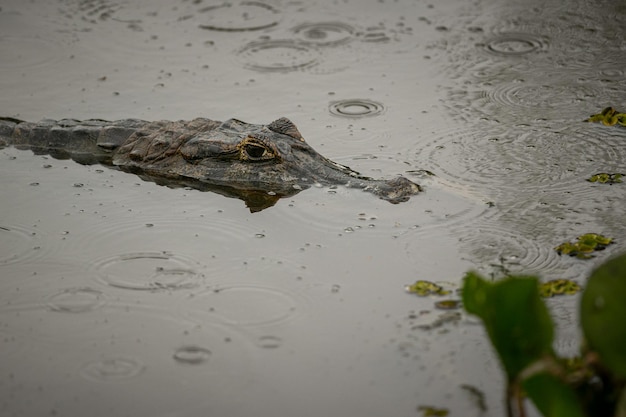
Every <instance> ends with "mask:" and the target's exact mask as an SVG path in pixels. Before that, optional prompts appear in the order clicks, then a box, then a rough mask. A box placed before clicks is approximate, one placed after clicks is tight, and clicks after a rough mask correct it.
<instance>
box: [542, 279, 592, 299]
mask: <svg viewBox="0 0 626 417" xmlns="http://www.w3.org/2000/svg"><path fill="white" fill-rule="evenodd" d="M580 290H582V288H581V286H580V285H578V284H577V283H576V282H575V281H572V280H571V279H553V280H550V281H547V282H544V283H543V284H541V285H540V286H539V295H541V296H542V297H544V298H548V297H554V296H555V295H574V294H576V293H578V292H580Z"/></svg>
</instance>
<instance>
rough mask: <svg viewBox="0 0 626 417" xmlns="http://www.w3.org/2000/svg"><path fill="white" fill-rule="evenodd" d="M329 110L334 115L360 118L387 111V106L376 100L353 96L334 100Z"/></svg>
mask: <svg viewBox="0 0 626 417" xmlns="http://www.w3.org/2000/svg"><path fill="white" fill-rule="evenodd" d="M328 110H329V111H330V114H332V115H334V116H340V117H348V118H360V117H371V116H378V115H379V114H382V113H384V112H385V106H384V105H383V104H381V103H379V102H377V101H374V100H369V99H361V98H353V99H345V100H338V101H333V102H331V103H330V105H329V106H328Z"/></svg>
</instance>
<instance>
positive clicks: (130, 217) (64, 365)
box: [0, 0, 626, 416]
mask: <svg viewBox="0 0 626 417" xmlns="http://www.w3.org/2000/svg"><path fill="white" fill-rule="evenodd" d="M518 3H519V2H498V3H494V2H490V1H476V2H473V3H471V4H470V3H467V2H462V1H452V0H450V1H445V2H432V4H429V3H428V2H415V1H409V0H398V1H369V0H368V1H361V0H359V1H358V2H357V1H356V0H351V1H343V2H331V1H306V2H298V1H289V2H288V1H272V0H267V1H263V2H256V1H254V2H252V1H241V2H238V1H235V2H232V3H221V2H210V1H202V0H200V1H185V0H180V1H175V2H166V1H148V0H145V1H141V0H139V1H127V2H124V1H120V2H109V1H106V0H55V1H43V0H35V1H31V2H24V1H22V0H3V1H2V2H1V3H0V57H1V58H0V91H2V94H1V95H0V115H2V116H11V117H16V118H20V119H25V120H32V121H36V120H40V119H43V118H57V119H59V118H64V117H72V118H76V119H87V118H100V119H123V118H128V117H133V118H142V119H147V120H157V119H168V120H175V119H191V118H194V117H197V116H203V117H209V118H212V119H216V120H225V119H228V118H230V117H236V118H239V119H242V120H245V121H248V122H251V123H269V122H270V121H272V120H274V119H276V118H278V117H280V116H286V117H289V118H290V119H291V120H293V121H294V122H295V123H296V124H297V125H298V127H299V129H300V131H301V132H302V134H303V135H304V137H305V138H306V139H307V141H308V142H309V143H310V144H311V145H312V146H313V147H314V148H316V149H317V150H318V151H319V152H321V153H322V154H323V155H325V156H327V157H329V158H331V159H333V160H334V161H336V162H339V163H342V164H346V165H349V166H351V167H352V168H354V169H357V170H359V171H360V172H362V173H363V174H366V175H369V176H373V177H393V176H394V175H397V174H404V175H405V176H408V177H409V178H411V179H413V180H415V181H417V182H420V183H422V184H423V185H424V186H425V192H424V193H423V194H421V195H418V196H415V197H413V198H412V199H411V200H410V201H409V202H407V203H403V204H399V205H391V204H389V203H387V202H385V201H382V200H378V199H376V198H375V197H374V196H372V195H371V194H368V193H363V192H361V191H358V190H348V189H343V188H338V189H336V190H330V189H324V188H321V189H318V188H313V189H309V190H305V191H303V192H301V193H299V194H297V195H295V196H293V197H290V198H287V199H283V200H280V201H279V202H278V203H277V204H276V205H275V206H274V207H271V208H268V209H266V210H263V211H261V212H258V213H253V214H251V213H250V212H249V210H248V209H247V208H246V207H245V206H244V204H243V202H242V201H240V200H236V199H230V198H225V197H223V196H221V195H218V194H213V193H208V192H204V193H203V192H199V191H194V190H187V189H169V188H166V187H161V186H158V185H156V184H153V183H149V182H143V181H142V180H141V179H139V178H138V177H136V176H133V175H131V174H126V173H122V172H118V171H114V170H110V169H108V168H106V167H101V166H83V165H79V164H77V163H75V162H73V161H70V160H56V159H53V158H51V157H49V156H42V155H33V154H32V153H30V152H26V151H19V150H16V149H13V148H6V149H2V150H0V175H1V179H2V181H0V193H1V196H2V200H1V203H0V213H1V215H0V237H1V239H0V277H1V278H0V344H1V348H0V414H2V415H16V416H23V415H50V414H51V415H63V416H78V415H81V416H82V415H95V416H98V415H103V416H104V415H106V416H110V415H151V416H206V415H222V416H223V415H229V416H250V415H256V416H259V415H260V416H277V415H280V416H285V415H298V416H309V415H311V416H319V415H328V416H357V415H358V416H380V415H397V416H408V415H419V412H418V411H417V407H418V406H423V405H432V406H436V407H442V408H448V409H450V410H451V415H462V416H469V415H494V416H496V415H502V404H501V399H502V389H503V387H502V384H501V382H502V379H501V372H500V370H499V367H498V365H497V362H496V361H495V359H494V357H493V355H492V353H491V349H490V347H489V345H488V344H487V343H486V342H485V339H484V335H483V333H482V329H481V328H480V326H477V325H476V322H475V320H474V319H470V318H467V317H465V316H463V315H459V314H458V312H455V311H453V312H449V311H448V312H447V311H442V310H437V309H435V308H434V301H435V300H433V299H428V298H426V299H420V298H415V297H413V296H410V295H409V294H407V293H405V292H404V286H405V285H406V284H411V283H412V282H414V281H415V280H417V279H428V280H434V281H445V282H448V283H449V285H450V286H452V287H453V288H454V287H455V286H458V285H459V283H460V281H461V278H462V276H463V273H464V272H465V271H466V270H468V269H470V268H475V269H478V270H480V271H481V272H483V273H485V274H493V275H494V276H498V275H499V274H501V273H502V271H503V270H509V271H512V272H522V271H523V272H530V273H539V274H541V275H542V276H543V277H544V278H546V279H551V278H561V277H565V278H574V279H576V280H577V281H578V282H579V283H581V284H584V275H585V274H586V273H587V272H588V271H589V270H590V269H591V268H593V266H594V265H597V263H599V262H601V261H602V260H604V259H606V258H607V257H608V256H610V255H611V254H615V253H617V252H620V251H623V250H624V248H626V243H625V240H624V236H626V233H625V231H626V222H624V215H625V212H626V208H625V206H624V204H623V202H624V198H625V197H626V191H625V190H626V188H624V187H626V186H624V185H622V184H615V185H602V184H592V183H589V182H586V181H585V178H588V177H589V176H591V175H593V174H595V173H597V172H622V173H624V172H626V130H625V129H620V128H617V127H605V126H601V125H595V124H586V123H581V120H583V119H584V118H586V117H588V116H589V115H590V114H592V113H596V112H598V111H600V110H601V109H602V108H604V107H606V106H608V105H613V106H616V107H618V108H620V109H622V110H624V108H625V107H626V94H625V93H624V91H626V75H625V71H626V43H625V40H624V39H625V32H626V7H624V5H623V3H620V2H608V1H606V2H584V1H573V0H572V1H569V2H561V1H556V0H554V1H548V2H546V1H537V2H535V3H532V4H531V3H528V2H524V4H518ZM423 170H426V171H430V172H432V173H433V174H434V175H435V176H428V175H425V174H424V171H423ZM590 231H592V232H597V233H603V234H606V235H609V236H612V237H614V238H616V239H617V244H616V245H613V246H611V247H610V248H609V249H607V250H606V251H605V252H603V253H601V254H600V255H599V256H598V257H597V258H596V259H595V260H592V261H589V262H582V261H580V260H577V259H572V258H561V257H559V256H558V255H557V254H556V252H555V251H554V250H553V247H554V246H556V245H558V244H559V243H561V242H563V241H565V240H571V239H573V238H575V237H576V236H578V235H579V234H582V233H585V232H590ZM576 302H577V300H576V299H575V298H570V299H566V300H556V301H552V300H551V301H550V305H551V307H552V308H553V311H554V313H555V315H556V317H557V322H558V324H559V325H560V337H559V341H558V348H559V350H561V351H563V352H567V353H574V352H575V349H576V346H577V339H576V337H577V330H576V326H575V323H576V314H577V313H576V307H575V306H576ZM467 386H470V387H472V388H471V389H468V388H467ZM476 390H479V391H480V392H482V393H483V394H484V395H485V401H486V405H487V407H488V409H487V410H486V411H481V409H480V407H479V406H478V403H479V401H477V400H478V398H477V397H476V396H475V395H472V394H471V393H472V392H476Z"/></svg>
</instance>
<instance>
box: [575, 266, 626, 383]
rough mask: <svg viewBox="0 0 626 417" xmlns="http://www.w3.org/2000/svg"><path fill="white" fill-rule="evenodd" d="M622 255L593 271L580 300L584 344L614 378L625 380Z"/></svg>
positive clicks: (625, 289) (625, 294) (625, 305)
mask: <svg viewBox="0 0 626 417" xmlns="http://www.w3.org/2000/svg"><path fill="white" fill-rule="evenodd" d="M625 297H626V254H624V255H621V256H619V257H617V258H614V259H611V260H609V261H608V262H605V263H604V264H602V265H601V266H600V267H599V268H597V269H596V270H594V271H593V272H592V274H591V277H590V278H589V281H588V283H587V289H586V290H585V292H584V293H583V296H582V300H581V318H580V321H581V324H582V328H583V332H584V335H585V337H586V339H587V343H588V344H589V347H590V348H591V349H592V350H595V351H596V352H598V354H599V355H600V360H601V361H602V362H603V363H604V364H605V365H606V366H607V367H608V368H609V369H611V371H613V372H614V373H615V374H616V375H619V376H620V377H622V378H626V326H625V325H624V319H625V318H626V302H625V301H624V298H625Z"/></svg>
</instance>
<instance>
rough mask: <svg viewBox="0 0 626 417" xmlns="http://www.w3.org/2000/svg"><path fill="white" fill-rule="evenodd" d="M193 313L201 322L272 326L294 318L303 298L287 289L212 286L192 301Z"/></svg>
mask: <svg viewBox="0 0 626 417" xmlns="http://www.w3.org/2000/svg"><path fill="white" fill-rule="evenodd" d="M188 306H189V314H190V316H191V318H192V320H197V321H199V322H200V323H203V322H206V321H207V320H208V321H218V322H223V323H226V324H229V325H237V326H250V327H258V326H268V325H275V324H279V323H282V322H285V321H288V320H292V319H294V318H295V317H296V316H297V315H298V314H299V313H301V310H302V309H303V307H304V305H303V301H302V300H300V299H299V297H296V296H295V295H294V294H292V293H290V292H287V291H285V290H282V289H279V288H275V287H266V286H259V285H254V284H232V285H219V286H215V287H211V288H209V289H207V290H205V291H202V292H199V293H196V294H194V296H193V297H192V298H191V299H190V300H189V304H188Z"/></svg>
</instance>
